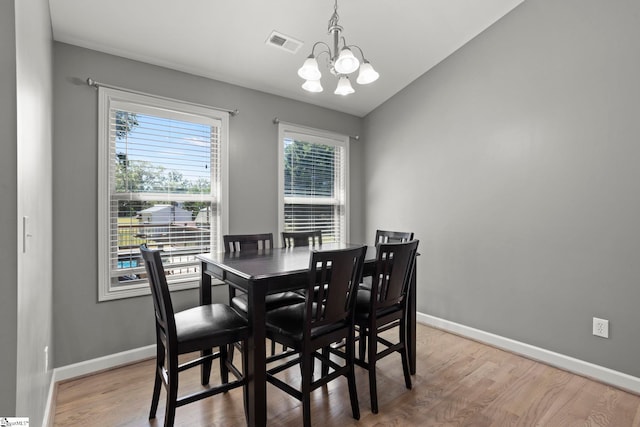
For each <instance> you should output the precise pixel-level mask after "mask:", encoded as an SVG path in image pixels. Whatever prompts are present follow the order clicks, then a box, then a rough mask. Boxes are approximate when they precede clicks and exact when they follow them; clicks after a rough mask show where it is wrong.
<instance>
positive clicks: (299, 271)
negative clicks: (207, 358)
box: [196, 243, 416, 426]
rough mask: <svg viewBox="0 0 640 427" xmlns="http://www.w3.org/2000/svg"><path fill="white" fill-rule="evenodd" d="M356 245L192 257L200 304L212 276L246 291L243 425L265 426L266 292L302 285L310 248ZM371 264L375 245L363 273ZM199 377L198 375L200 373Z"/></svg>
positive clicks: (412, 311) (411, 340) (411, 327)
mask: <svg viewBox="0 0 640 427" xmlns="http://www.w3.org/2000/svg"><path fill="white" fill-rule="evenodd" d="M355 246H362V245H356V244H350V243H344V244H342V243H325V244H323V245H320V246H314V247H294V248H267V249H260V250H258V251H245V252H243V251H239V252H232V253H227V252H211V253H203V254H199V255H196V257H197V259H198V260H199V261H200V267H201V268H200V272H201V280H200V288H199V289H200V291H199V292H200V304H201V305H204V304H210V303H211V302H212V301H211V296H212V279H217V280H220V281H222V282H224V283H226V284H228V285H229V286H232V287H234V288H236V289H239V290H241V291H243V292H246V293H247V296H248V298H247V302H248V311H247V316H248V319H247V320H248V323H249V327H250V329H251V335H250V338H249V342H248V346H247V347H248V348H245V349H243V351H246V352H247V358H248V366H247V372H245V373H244V375H246V376H247V378H248V384H247V387H248V390H247V422H248V425H249V426H265V425H266V424H267V374H266V360H267V352H266V323H265V318H266V310H265V296H266V295H267V294H270V293H275V292H283V291H288V290H297V289H302V288H304V287H305V286H307V284H308V271H309V260H310V256H311V251H312V250H333V249H345V248H349V247H355ZM375 268H376V248H375V247H373V246H367V252H366V255H365V260H364V268H363V276H364V277H366V276H373V275H374V274H375ZM415 295H416V274H415V270H414V272H413V275H412V280H411V285H410V290H409V298H408V304H409V316H408V317H409V318H408V325H407V334H408V339H407V342H408V347H409V368H410V371H411V373H412V374H415V372H416V357H415V354H416V348H415V342H416V325H415V323H416V303H415V299H416V298H415ZM202 375H203V381H204V375H205V373H204V372H203V374H202Z"/></svg>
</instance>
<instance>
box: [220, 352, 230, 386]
mask: <svg viewBox="0 0 640 427" xmlns="http://www.w3.org/2000/svg"><path fill="white" fill-rule="evenodd" d="M228 356H229V355H228V351H227V346H226V345H221V346H220V381H221V382H222V384H226V383H228V382H229V368H228V367H227V360H228ZM225 393H226V391H225Z"/></svg>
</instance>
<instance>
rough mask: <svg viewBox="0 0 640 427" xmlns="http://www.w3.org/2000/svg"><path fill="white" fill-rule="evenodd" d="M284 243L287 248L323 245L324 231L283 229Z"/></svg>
mask: <svg viewBox="0 0 640 427" xmlns="http://www.w3.org/2000/svg"><path fill="white" fill-rule="evenodd" d="M282 243H283V244H284V247H285V248H293V247H300V246H322V231H321V230H314V231H283V232H282Z"/></svg>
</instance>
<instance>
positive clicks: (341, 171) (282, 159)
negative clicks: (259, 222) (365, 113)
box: [278, 123, 349, 243]
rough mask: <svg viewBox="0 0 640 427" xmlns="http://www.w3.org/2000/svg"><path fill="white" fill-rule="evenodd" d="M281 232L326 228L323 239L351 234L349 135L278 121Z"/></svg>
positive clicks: (333, 239)
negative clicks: (349, 228)
mask: <svg viewBox="0 0 640 427" xmlns="http://www.w3.org/2000/svg"><path fill="white" fill-rule="evenodd" d="M278 135H279V144H278V145H279V149H278V165H279V166H278V168H279V173H278V175H279V194H280V206H279V214H278V216H279V227H280V231H310V230H321V231H322V241H323V243H325V242H327V243H328V242H342V243H344V242H346V241H347V237H348V222H349V215H348V214H349V209H348V208H349V204H348V183H349V176H348V170H349V169H348V164H349V138H348V137H347V136H342V135H336V134H333V133H330V132H325V131H320V130H312V129H307V128H302V127H297V126H293V125H287V124H283V123H281V124H279V128H278Z"/></svg>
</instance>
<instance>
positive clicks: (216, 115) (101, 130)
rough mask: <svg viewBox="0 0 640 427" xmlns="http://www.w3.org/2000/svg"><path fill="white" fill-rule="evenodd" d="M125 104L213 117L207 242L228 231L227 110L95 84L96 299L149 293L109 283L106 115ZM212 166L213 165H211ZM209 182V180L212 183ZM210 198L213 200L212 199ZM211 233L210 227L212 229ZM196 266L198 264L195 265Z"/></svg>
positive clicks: (182, 285) (158, 112) (177, 115)
mask: <svg viewBox="0 0 640 427" xmlns="http://www.w3.org/2000/svg"><path fill="white" fill-rule="evenodd" d="M114 104H115V105H120V104H125V105H126V104H129V105H132V106H134V107H135V110H137V112H144V113H145V114H151V115H155V116H156V117H164V118H169V119H177V120H184V119H185V117H187V116H189V117H194V116H195V117H200V118H202V121H203V122H204V121H206V120H215V121H219V122H220V133H219V135H220V136H219V138H220V139H219V153H218V158H219V162H220V163H219V168H220V182H219V183H218V187H219V191H220V193H221V194H220V196H219V197H218V200H216V202H217V204H218V207H219V209H220V215H219V222H220V224H219V225H218V230H219V231H218V233H217V241H216V242H211V244H212V247H213V246H214V245H217V247H218V248H222V247H223V243H222V236H223V235H224V234H226V233H227V232H228V224H229V211H228V206H229V203H228V200H229V179H228V178H229V177H228V174H229V167H228V165H229V148H228V141H229V113H228V112H226V111H222V110H216V109H214V108H207V107H206V106H201V105H196V104H191V103H188V102H184V101H179V100H174V99H169V98H164V97H157V96H153V95H146V94H141V93H133V92H127V91H124V90H118V89H112V88H105V87H99V88H98V301H99V302H101V301H110V300H115V299H122V298H131V297H136V296H141V295H149V294H151V291H150V289H149V285H148V284H146V283H145V284H140V283H138V284H133V285H130V286H112V283H111V262H110V261H111V259H110V257H111V248H110V227H111V217H110V203H111V188H110V185H111V181H112V178H113V177H112V176H111V167H110V163H111V161H113V159H111V158H110V157H111V156H110V152H111V142H112V141H110V139H109V116H110V112H111V109H112V106H113V105H114ZM211 169H212V170H213V168H211ZM212 185H213V183H212ZM212 202H214V200H212ZM212 234H213V231H212ZM198 268H199V267H198ZM199 282H200V280H199V278H198V279H191V280H185V281H181V282H179V283H172V284H171V285H170V290H171V291H175V290H183V289H193V288H197V287H199V286H200V283H199Z"/></svg>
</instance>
